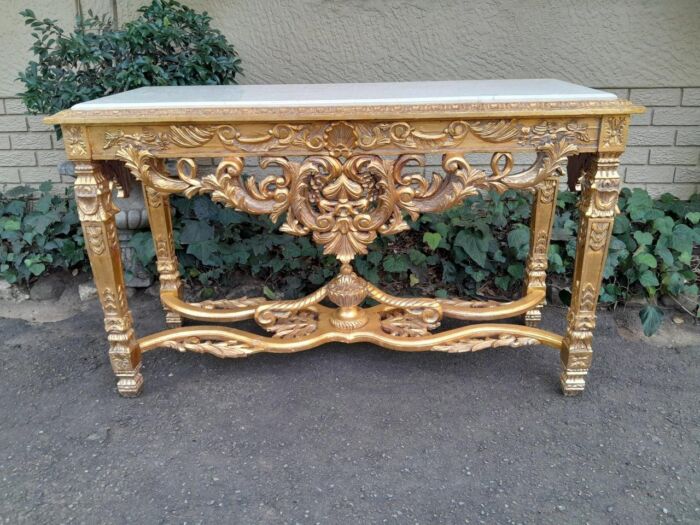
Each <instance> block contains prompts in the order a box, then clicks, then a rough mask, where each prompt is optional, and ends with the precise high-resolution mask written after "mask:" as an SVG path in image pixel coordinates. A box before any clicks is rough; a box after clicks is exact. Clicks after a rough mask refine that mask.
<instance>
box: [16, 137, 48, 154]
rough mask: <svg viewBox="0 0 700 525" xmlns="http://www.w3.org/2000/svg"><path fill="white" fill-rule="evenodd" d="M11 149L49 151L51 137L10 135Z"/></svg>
mask: <svg viewBox="0 0 700 525" xmlns="http://www.w3.org/2000/svg"><path fill="white" fill-rule="evenodd" d="M10 142H11V143H12V149H32V150H36V149H51V135H49V134H48V133H12V134H11V135H10Z"/></svg>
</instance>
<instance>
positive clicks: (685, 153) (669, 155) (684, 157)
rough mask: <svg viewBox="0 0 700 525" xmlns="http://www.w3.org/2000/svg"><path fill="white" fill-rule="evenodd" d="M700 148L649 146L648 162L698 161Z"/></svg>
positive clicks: (682, 162) (685, 162) (689, 162)
mask: <svg viewBox="0 0 700 525" xmlns="http://www.w3.org/2000/svg"><path fill="white" fill-rule="evenodd" d="M699 157H700V148H651V154H650V155H649V164H684V165H693V164H697V163H698V158H699Z"/></svg>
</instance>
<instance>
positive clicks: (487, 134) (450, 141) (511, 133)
mask: <svg viewBox="0 0 700 525" xmlns="http://www.w3.org/2000/svg"><path fill="white" fill-rule="evenodd" d="M469 135H472V136H474V137H476V138H478V139H479V140H481V141H483V142H487V143H503V142H509V141H516V142H517V143H519V144H521V145H525V144H528V145H530V144H534V145H543V144H545V143H546V142H556V141H559V140H567V141H568V142H572V143H577V142H578V143H580V142H584V143H585V142H590V141H591V137H590V134H589V131H588V127H587V125H586V124H584V123H581V122H577V121H575V120H573V121H568V122H564V121H543V122H541V123H539V124H535V125H524V124H522V123H520V122H518V121H517V120H515V119H501V120H486V121H468V120H453V121H449V122H446V123H445V126H444V127H443V128H442V129H440V130H427V129H423V128H421V126H420V124H416V123H414V122H410V121H391V122H373V121H331V122H312V123H278V124H271V125H270V126H269V128H268V129H267V130H264V131H256V132H249V131H245V130H243V129H241V128H240V126H238V127H237V126H236V125H233V124H219V125H212V126H195V125H171V126H169V127H168V128H167V130H165V131H157V132H153V131H140V132H134V133H126V132H125V131H123V130H120V129H118V130H114V131H107V132H105V134H104V138H103V143H102V147H103V149H111V148H114V147H118V148H119V147H123V146H124V145H128V144H131V145H138V146H140V147H145V148H148V149H150V150H152V151H160V150H164V149H166V148H168V147H170V146H177V147H180V148H188V149H189V148H197V147H202V146H204V145H206V144H209V143H210V142H212V141H214V140H216V141H217V142H218V143H219V144H221V145H222V146H223V147H225V148H226V149H228V150H230V151H232V152H235V153H257V154H260V153H272V152H283V151H284V150H287V149H294V148H296V149H302V150H303V151H305V152H307V153H310V154H315V153H318V154H327V155H330V156H331V157H346V158H347V157H350V156H352V155H356V154H364V153H368V152H372V151H377V150H381V149H382V148H386V147H394V148H399V149H403V150H407V151H410V150H415V149H418V148H419V147H430V148H433V149H437V148H452V147H457V146H459V145H460V144H462V142H463V141H464V139H466V138H467V137H468V136H469Z"/></svg>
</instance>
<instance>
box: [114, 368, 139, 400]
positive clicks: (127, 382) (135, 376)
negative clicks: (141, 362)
mask: <svg viewBox="0 0 700 525" xmlns="http://www.w3.org/2000/svg"><path fill="white" fill-rule="evenodd" d="M140 369H141V367H140V366H139V368H138V369H136V370H132V371H130V372H120V373H117V377H118V381H117V391H118V392H119V394H120V395H121V396H123V397H136V396H138V395H140V394H141V392H142V391H143V376H142V375H141V371H140Z"/></svg>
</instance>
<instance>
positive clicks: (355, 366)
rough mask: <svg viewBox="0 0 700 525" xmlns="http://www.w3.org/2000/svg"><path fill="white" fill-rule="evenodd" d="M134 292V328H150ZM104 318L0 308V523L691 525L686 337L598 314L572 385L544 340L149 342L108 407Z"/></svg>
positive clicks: (690, 352)
mask: <svg viewBox="0 0 700 525" xmlns="http://www.w3.org/2000/svg"><path fill="white" fill-rule="evenodd" d="M131 302H132V306H133V309H134V311H135V312H137V313H136V315H135V317H136V318H137V328H138V331H139V332H140V333H142V334H144V333H147V332H149V331H152V330H157V329H160V328H162V327H163V326H164V325H163V320H162V319H163V316H162V314H161V311H160V308H159V305H158V302H157V300H156V299H154V298H152V297H149V296H147V295H145V294H139V295H137V296H136V297H134V298H133V299H132V301H131ZM0 315H1V313H0ZM562 323H563V314H562V311H561V310H560V309H554V308H547V309H546V311H545V319H544V327H546V328H549V329H554V330H561V329H562ZM102 330H103V327H102V318H101V313H100V310H99V308H98V306H97V303H96V302H94V305H93V306H92V307H91V308H88V309H87V310H86V311H84V312H82V313H79V314H77V315H75V316H73V317H70V318H69V319H66V320H62V321H58V322H53V323H43V324H31V323H28V322H26V321H23V320H14V319H0V339H1V340H0V521H4V522H5V523H12V524H14V523H31V524H43V523H47V524H48V523H51V524H55V523H100V524H108V523H115V524H116V523H118V524H121V523H139V524H157V523H188V524H193V523H235V524H248V523H250V524H260V523H261V524H268V523H269V524H277V523H280V524H281V523H290V524H294V523H302V524H314V523H322V524H326V523H328V524H354V523H358V524H370V523H396V524H404V523H406V524H415V523H420V524H425V523H436V524H452V523H454V524H457V523H489V524H491V523H498V524H501V523H503V524H507V523H527V524H529V523H537V524H549V523H552V524H565V523H572V524H581V523H591V524H601V523H620V524H628V523H629V524H645V523H700V497H699V496H700V472H699V468H700V467H699V465H698V459H699V458H700V433H699V432H698V429H699V425H698V423H699V420H700V415H699V412H698V401H699V400H700V395H698V394H699V391H700V381H699V379H700V367H699V366H698V363H699V362H700V340H699V341H698V344H697V345H691V346H686V347H669V348H659V347H658V346H651V345H649V344H647V343H645V342H644V341H629V340H627V339H624V338H622V337H621V336H620V335H619V334H618V330H617V328H616V325H615V321H614V319H613V317H612V315H611V314H609V313H605V312H603V313H601V315H600V321H599V326H598V328H597V331H596V337H595V339H594V347H595V359H594V365H593V369H592V370H591V374H590V376H589V381H588V386H587V390H586V392H585V393H584V394H583V395H582V396H580V397H577V398H566V397H564V396H562V395H561V393H560V391H559V385H558V373H559V368H558V367H559V363H558V355H557V353H556V352H555V351H553V350H551V349H549V348H546V347H543V346H537V347H529V348H524V349H510V348H499V349H493V350H486V351H483V352H479V353H474V354H467V355H444V354H432V353H421V354H406V353H400V352H391V351H388V350H383V349H380V348H376V347H373V346H371V345H363V344H356V345H350V346H347V345H328V346H326V347H323V348H319V349H315V350H311V351H308V352H302V353H300V354H297V355H258V356H253V357H250V358H246V359H237V360H219V359H217V358H215V357H211V356H206V355H205V356H202V355H197V354H179V353H177V352H175V351H172V350H156V351H153V352H149V353H147V354H146V355H145V356H144V366H143V374H144V377H145V391H144V393H143V395H142V396H141V397H139V398H137V399H124V398H121V397H119V396H118V395H117V393H116V390H115V382H114V378H113V375H112V372H111V369H110V367H109V364H108V360H107V354H106V348H105V339H104V335H103V332H102ZM699 333H700V332H699Z"/></svg>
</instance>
